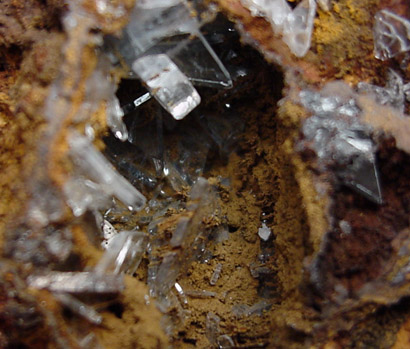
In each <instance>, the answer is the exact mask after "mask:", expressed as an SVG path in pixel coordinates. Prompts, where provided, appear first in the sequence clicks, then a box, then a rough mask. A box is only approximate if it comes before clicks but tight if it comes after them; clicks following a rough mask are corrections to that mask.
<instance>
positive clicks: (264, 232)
mask: <svg viewBox="0 0 410 349" xmlns="http://www.w3.org/2000/svg"><path fill="white" fill-rule="evenodd" d="M271 233H272V231H271V230H270V228H268V226H267V225H266V224H265V223H262V227H261V228H259V229H258V235H259V237H260V238H261V239H262V240H263V241H268V240H269V237H270V235H271Z"/></svg>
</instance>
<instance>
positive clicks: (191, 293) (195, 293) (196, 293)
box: [185, 290, 216, 298]
mask: <svg viewBox="0 0 410 349" xmlns="http://www.w3.org/2000/svg"><path fill="white" fill-rule="evenodd" d="M185 294H186V295H187V296H188V297H191V298H213V297H216V293H215V292H212V291H205V290H186V291H185Z"/></svg>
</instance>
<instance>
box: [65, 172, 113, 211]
mask: <svg viewBox="0 0 410 349" xmlns="http://www.w3.org/2000/svg"><path fill="white" fill-rule="evenodd" d="M63 191H64V194H65V196H66V200H67V204H68V206H70V207H71V209H72V211H73V214H74V216H76V217H79V216H81V215H83V214H84V213H85V212H86V211H87V210H88V209H90V210H92V211H94V210H99V209H102V208H104V207H106V206H107V205H109V199H110V198H109V196H108V195H107V193H106V192H105V191H104V189H103V188H102V187H101V186H100V185H98V184H97V183H94V182H93V181H90V180H88V179H86V178H84V177H81V176H79V177H73V178H70V179H69V180H67V182H65V183H64V187H63Z"/></svg>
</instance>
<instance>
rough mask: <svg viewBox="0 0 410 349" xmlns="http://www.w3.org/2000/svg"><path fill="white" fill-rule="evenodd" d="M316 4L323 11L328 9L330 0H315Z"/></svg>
mask: <svg viewBox="0 0 410 349" xmlns="http://www.w3.org/2000/svg"><path fill="white" fill-rule="evenodd" d="M317 4H318V5H319V7H320V8H321V9H322V10H323V11H330V6H331V0H317Z"/></svg>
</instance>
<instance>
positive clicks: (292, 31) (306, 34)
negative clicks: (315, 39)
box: [283, 0, 316, 57]
mask: <svg viewBox="0 0 410 349" xmlns="http://www.w3.org/2000/svg"><path fill="white" fill-rule="evenodd" d="M315 14H316V1H315V0H303V1H302V2H300V3H299V4H298V5H297V6H296V8H295V9H294V10H293V11H292V13H290V14H289V15H288V16H287V17H286V20H285V22H284V25H283V41H284V42H285V43H286V44H287V45H288V46H289V48H290V50H291V51H292V52H293V54H294V55H295V56H297V57H303V56H304V55H305V54H306V53H307V52H308V50H309V47H310V40H311V37H312V31H313V21H314V19H315Z"/></svg>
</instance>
